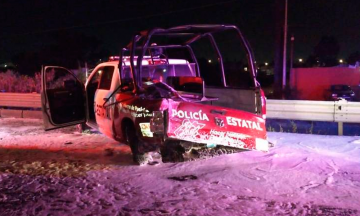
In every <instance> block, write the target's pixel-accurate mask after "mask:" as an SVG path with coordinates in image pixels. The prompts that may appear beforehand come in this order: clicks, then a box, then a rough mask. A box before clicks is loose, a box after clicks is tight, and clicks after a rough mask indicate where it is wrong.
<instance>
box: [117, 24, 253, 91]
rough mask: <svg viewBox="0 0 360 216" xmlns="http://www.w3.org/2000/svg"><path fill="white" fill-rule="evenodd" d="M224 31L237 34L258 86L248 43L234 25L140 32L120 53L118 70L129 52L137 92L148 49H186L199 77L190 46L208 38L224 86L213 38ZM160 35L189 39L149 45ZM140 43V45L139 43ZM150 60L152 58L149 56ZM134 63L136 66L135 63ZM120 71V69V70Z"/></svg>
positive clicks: (219, 55) (181, 27)
mask: <svg viewBox="0 0 360 216" xmlns="http://www.w3.org/2000/svg"><path fill="white" fill-rule="evenodd" d="M225 30H235V31H236V32H237V33H238V36H239V38H240V40H241V42H242V44H243V46H244V48H245V51H246V53H247V60H248V65H249V70H250V73H251V74H252V76H253V79H254V83H255V86H258V85H259V84H258V82H256V79H255V77H256V68H255V65H254V61H255V59H254V55H253V52H252V50H251V48H250V45H249V42H248V41H247V40H246V39H245V37H244V36H243V34H242V33H241V31H240V30H239V29H238V28H237V27H236V26H234V25H185V26H178V27H173V28H169V29H162V28H154V29H151V30H149V31H142V32H140V33H138V34H136V35H134V36H133V38H132V41H131V42H130V44H129V45H128V46H127V48H124V49H122V50H121V52H120V59H119V68H121V65H122V61H123V56H124V52H125V51H127V50H128V51H130V69H131V73H132V76H133V77H134V92H135V93H136V92H138V91H139V90H140V89H141V86H140V83H141V77H140V74H141V70H142V67H141V65H142V60H143V57H144V56H145V54H146V52H148V51H149V50H150V49H156V48H186V49H188V50H189V52H190V55H191V58H192V59H193V61H194V62H195V63H196V65H197V67H196V70H197V71H196V72H197V75H198V76H200V69H199V64H198V61H197V58H196V56H195V54H194V52H193V50H192V48H191V46H190V45H191V44H192V43H194V42H195V41H197V40H199V39H201V38H203V37H209V39H210V41H211V44H212V46H213V47H214V49H215V51H216V54H217V57H218V58H219V62H220V66H221V71H222V81H223V84H224V86H226V80H225V72H224V64H223V58H222V55H221V52H220V50H219V48H218V45H217V43H216V41H215V39H214V37H213V34H214V33H217V32H221V31H225ZM156 35H161V36H187V37H189V39H188V40H186V41H185V42H183V43H181V44H169V45H150V44H149V43H150V40H151V38H152V37H153V36H156ZM140 42H141V43H140ZM136 51H140V54H139V55H138V56H136V55H135V52H136ZM151 58H153V57H152V56H151ZM135 61H136V65H135V63H134V62H135ZM120 70H121V69H120Z"/></svg>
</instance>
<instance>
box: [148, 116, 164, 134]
mask: <svg viewBox="0 0 360 216" xmlns="http://www.w3.org/2000/svg"><path fill="white" fill-rule="evenodd" d="M164 130H165V127H164V113H163V112H162V111H153V117H152V119H151V120H150V131H151V132H153V133H155V134H163V133H164Z"/></svg>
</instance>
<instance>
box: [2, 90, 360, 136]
mask: <svg viewBox="0 0 360 216" xmlns="http://www.w3.org/2000/svg"><path fill="white" fill-rule="evenodd" d="M40 100H41V99H40V94H36V93H0V108H1V107H18V108H19V109H20V108H41V101H40ZM266 109H267V118H270V119H289V120H305V121H327V122H338V125H339V131H338V132H339V135H342V134H343V123H360V102H349V101H345V100H340V101H305V100H267V107H266Z"/></svg>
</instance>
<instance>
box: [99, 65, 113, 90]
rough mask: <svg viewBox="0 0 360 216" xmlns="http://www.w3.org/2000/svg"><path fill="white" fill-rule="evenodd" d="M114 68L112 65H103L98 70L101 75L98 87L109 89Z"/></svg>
mask: <svg viewBox="0 0 360 216" xmlns="http://www.w3.org/2000/svg"><path fill="white" fill-rule="evenodd" d="M114 69H115V67H114V66H105V67H102V68H100V69H99V70H98V72H97V73H99V74H100V75H101V78H100V85H99V89H105V90H110V87H111V81H112V76H113V74H114Z"/></svg>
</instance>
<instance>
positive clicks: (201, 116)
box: [172, 110, 209, 121]
mask: <svg viewBox="0 0 360 216" xmlns="http://www.w3.org/2000/svg"><path fill="white" fill-rule="evenodd" d="M172 117H178V118H185V119H195V120H202V121H209V118H208V116H207V115H206V113H202V110H200V111H198V112H189V111H182V110H172Z"/></svg>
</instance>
